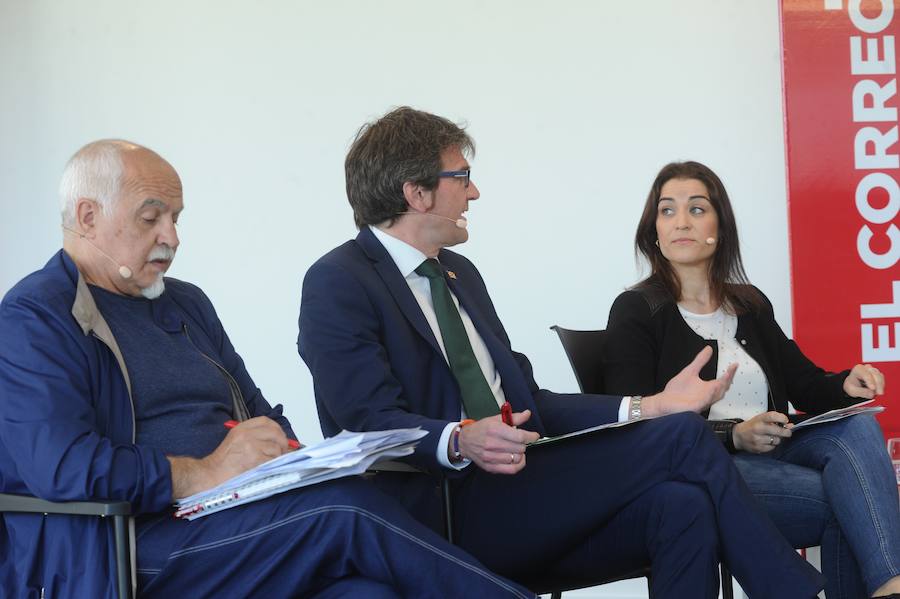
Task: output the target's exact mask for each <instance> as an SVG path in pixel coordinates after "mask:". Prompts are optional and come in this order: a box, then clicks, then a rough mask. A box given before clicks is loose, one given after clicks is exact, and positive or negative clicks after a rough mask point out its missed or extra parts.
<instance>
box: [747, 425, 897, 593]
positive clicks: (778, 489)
mask: <svg viewBox="0 0 900 599" xmlns="http://www.w3.org/2000/svg"><path fill="white" fill-rule="evenodd" d="M734 461H735V465H736V466H737V468H738V470H739V471H740V472H741V475H742V476H743V477H744V480H745V481H746V482H747V485H748V486H749V487H750V490H751V491H752V492H753V494H754V495H755V496H756V498H757V499H758V500H759V502H760V503H761V504H762V505H763V506H764V507H765V509H766V511H767V512H768V513H769V516H770V517H771V518H772V520H773V521H774V522H775V524H776V526H778V528H779V530H781V532H782V534H784V536H785V537H786V538H787V540H788V542H790V543H791V544H792V545H793V546H794V547H810V546H815V545H821V547H822V572H823V573H824V574H825V575H826V577H827V578H828V582H827V583H826V585H825V594H826V595H827V596H828V599H837V598H842V599H856V598H858V597H869V596H871V594H872V593H873V592H874V591H875V589H877V588H878V587H880V586H881V585H882V584H884V583H885V582H886V581H887V580H889V579H890V578H892V577H894V576H897V575H900V507H898V505H900V500H898V497H897V486H896V482H895V479H894V471H893V467H892V465H891V462H890V458H889V457H888V455H887V451H885V446H884V439H883V436H882V434H881V428H880V427H879V426H878V422H877V421H876V420H875V418H873V417H872V416H869V415H858V416H853V417H850V418H845V419H844V420H838V421H835V422H830V423H827V424H822V425H817V426H813V427H810V428H808V429H805V430H800V431H797V433H796V434H795V435H794V436H793V437H791V438H790V439H788V440H786V441H785V442H784V443H782V444H781V445H779V446H778V447H776V448H775V449H774V450H773V451H771V452H769V453H765V454H761V455H755V454H746V453H740V454H738V455H736V456H735V458H734Z"/></svg>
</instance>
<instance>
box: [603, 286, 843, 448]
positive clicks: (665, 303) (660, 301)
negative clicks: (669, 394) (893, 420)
mask: <svg viewBox="0 0 900 599" xmlns="http://www.w3.org/2000/svg"><path fill="white" fill-rule="evenodd" d="M757 291H759V290H757ZM760 296H761V297H762V298H763V300H764V304H763V306H762V308H761V309H759V310H757V311H750V312H747V313H745V314H741V315H739V316H738V326H737V333H736V335H735V338H736V339H737V340H738V342H739V343H740V344H741V345H742V346H743V347H744V349H745V350H746V351H747V353H748V354H749V355H750V356H751V357H752V358H753V359H754V360H756V361H757V362H758V363H759V365H760V367H761V368H762V371H763V373H764V374H765V376H766V379H767V382H768V384H769V408H768V409H769V410H775V411H778V412H781V413H784V414H786V413H787V410H788V401H790V402H791V403H792V404H793V405H794V407H795V408H797V409H798V410H800V411H802V412H806V413H809V414H820V413H822V412H827V411H828V410H833V409H835V408H841V407H844V406H848V405H851V404H853V403H854V402H855V401H858V400H855V399H853V398H851V397H849V396H848V395H846V394H845V393H844V390H843V384H844V379H845V378H847V375H848V374H849V372H850V371H849V370H845V371H843V372H838V373H832V372H827V371H825V370H823V369H821V368H819V367H818V366H816V365H815V364H813V363H812V362H811V361H810V360H809V358H807V357H806V356H805V355H803V352H801V351H800V348H799V347H797V344H796V343H794V342H793V341H792V340H790V339H788V338H787V336H786V335H785V334H784V332H783V331H782V330H781V327H780V326H778V323H777V322H776V321H775V314H774V312H773V310H772V304H771V303H770V302H769V299H768V298H767V297H766V296H765V295H763V294H762V292H760ZM606 333H607V337H606V345H605V347H604V356H603V368H604V372H603V381H604V385H605V391H606V392H607V393H622V394H626V393H636V394H641V395H651V394H653V393H658V392H659V391H662V389H663V388H664V387H665V386H666V383H667V382H668V381H669V379H671V378H672V377H673V376H675V375H676V374H678V373H679V372H680V371H681V370H682V369H683V368H684V367H685V366H687V365H688V364H689V363H690V362H691V360H692V359H693V358H694V356H696V355H697V352H699V351H700V350H701V349H703V347H704V346H705V345H709V346H711V347H712V349H713V357H712V358H711V359H710V361H709V362H708V363H707V364H706V365H705V366H704V367H703V369H702V370H701V372H700V378H702V379H704V380H712V379H714V378H716V373H717V371H718V343H717V342H716V341H707V340H705V339H703V338H702V337H700V336H699V335H697V334H696V333H695V332H694V330H693V329H691V327H690V326H689V325H688V324H687V323H686V322H685V321H684V319H683V318H682V317H681V314H680V313H679V311H678V305H677V304H676V302H675V300H674V298H673V297H672V296H671V295H670V294H669V293H668V291H666V290H665V289H664V288H663V287H662V286H661V285H659V284H658V283H655V282H654V280H653V279H652V278H651V279H650V280H648V281H645V282H643V283H641V284H639V285H637V286H635V287H634V288H632V289H630V290H628V291H625V292H624V293H622V294H620V295H619V297H618V298H616V301H615V302H614V303H613V306H612V308H611V309H610V312H609V323H608V324H607V329H606ZM706 415H708V412H707V414H706ZM731 426H733V424H731V425H730V426H728V425H724V426H722V425H717V424H716V423H713V428H714V429H721V430H725V429H727V435H724V434H723V435H720V436H721V437H722V440H723V442H725V443H726V445H727V446H728V447H729V448H730V449H733V446H732V445H731V434H730V432H731V431H730V428H731ZM717 432H718V430H717ZM726 437H727V438H726Z"/></svg>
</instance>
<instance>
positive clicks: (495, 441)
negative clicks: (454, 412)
mask: <svg viewBox="0 0 900 599" xmlns="http://www.w3.org/2000/svg"><path fill="white" fill-rule="evenodd" d="M508 414H509V415H508V422H509V424H507V423H505V422H504V421H503V420H504V419H503V416H506V414H503V415H497V416H491V417H489V418H482V419H481V420H479V421H477V422H474V423H472V424H470V425H468V426H466V427H463V428H462V430H460V433H459V451H460V453H461V454H462V456H463V457H464V458H467V459H470V460H472V461H473V462H475V464H476V465H477V466H478V467H479V468H481V469H482V470H484V471H485V472H491V473H493V474H515V473H516V472H518V471H519V470H521V469H522V468H524V467H525V446H526V444H528V443H532V442H534V441H537V439H538V437H539V435H538V434H537V433H535V432H532V431H526V430H522V429H519V428H517V427H518V426H521V425H522V424H524V423H526V422H528V419H529V418H531V411H530V410H525V411H523V412H512V411H511V410H510V411H509V412H508Z"/></svg>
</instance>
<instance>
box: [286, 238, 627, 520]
mask: <svg viewBox="0 0 900 599" xmlns="http://www.w3.org/2000/svg"><path fill="white" fill-rule="evenodd" d="M438 259H439V261H440V263H441V265H442V267H443V268H444V269H445V270H450V271H453V277H445V278H447V283H448V284H449V285H450V288H451V290H452V291H453V293H454V294H455V295H456V297H457V298H458V299H459V301H460V303H461V304H462V305H463V306H464V307H465V309H466V312H467V313H468V314H469V316H470V317H471V319H472V322H473V324H474V325H475V328H476V329H477V330H478V333H479V335H480V336H481V337H482V339H484V342H485V345H486V346H487V348H488V351H489V352H490V354H491V358H492V359H493V361H494V365H495V367H496V368H497V372H498V373H499V374H500V378H501V380H502V382H503V391H504V394H505V395H506V398H507V400H508V401H509V402H510V404H511V405H512V407H513V410H515V411H516V412H519V411H522V410H525V409H530V410H531V411H532V414H533V416H532V418H531V420H530V421H529V422H527V423H526V424H525V425H524V427H523V428H526V429H530V430H534V431H537V432H538V433H540V434H542V435H544V434H547V435H555V434H561V433H565V432H570V431H573V430H578V429H581V428H584V427H587V426H591V425H593V424H601V423H603V422H612V421H615V420H616V418H617V417H618V408H619V403H620V401H621V397H615V398H613V397H609V396H602V395H561V394H556V393H552V392H550V391H547V390H544V389H540V388H538V386H537V384H536V383H535V381H534V377H533V376H532V371H531V364H530V363H529V361H528V358H526V357H525V356H524V355H522V354H520V353H517V352H514V351H513V350H512V348H511V347H510V342H509V338H508V337H507V335H506V331H505V330H504V328H503V324H502V323H501V322H500V319H499V318H498V316H497V313H496V312H495V311H494V305H493V303H492V302H491V298H490V296H489V295H488V292H487V288H486V287H485V284H484V281H483V280H482V278H481V275H480V273H479V272H478V270H477V269H476V268H475V266H474V265H473V264H472V263H471V262H469V261H468V260H467V259H466V258H464V257H463V256H461V255H459V254H457V253H454V252H451V251H449V250H442V251H441V252H440V254H439V255H438ZM298 346H299V351H300V355H301V356H302V357H303V359H304V360H305V361H306V364H307V366H309V369H310V372H311V373H312V376H313V383H314V386H315V394H316V405H317V407H318V410H319V422H320V423H321V426H322V431H323V433H324V434H325V435H326V436H329V435H333V434H335V433H336V432H338V431H339V430H340V429H342V428H344V429H347V430H353V431H370V430H383V429H391V428H406V427H415V426H421V427H422V428H423V429H425V430H427V431H429V433H430V434H429V435H428V436H427V437H425V438H423V439H422V440H421V441H420V443H419V444H418V446H417V447H416V450H415V453H414V454H413V456H411V458H410V461H411V462H413V463H414V464H415V465H417V466H418V467H420V468H423V469H426V470H429V471H431V472H434V473H438V472H440V471H441V466H440V464H439V463H438V461H437V457H436V452H437V443H438V440H439V437H440V435H441V431H442V430H443V429H444V427H445V426H446V425H447V424H448V423H449V422H451V421H458V420H459V417H460V409H461V405H462V403H461V399H460V393H459V386H458V385H457V383H456V379H455V378H454V377H453V373H452V372H451V370H450V367H449V366H448V364H447V361H446V359H445V358H444V355H443V353H441V350H440V347H439V345H438V343H437V340H436V339H435V337H434V334H433V333H432V331H431V328H430V327H429V325H428V322H427V321H426V320H425V315H424V314H423V313H422V310H421V308H419V304H418V303H417V302H416V299H415V297H414V296H413V294H412V291H410V289H409V286H408V285H407V283H406V280H405V279H404V278H403V276H402V275H401V274H400V271H399V270H398V269H397V265H396V264H395V263H394V261H393V259H392V258H391V256H390V254H388V252H387V250H385V248H384V246H382V245H381V243H380V242H379V241H378V239H377V238H376V237H375V235H374V234H373V233H372V231H371V230H369V229H368V228H363V229H362V230H361V231H360V233H359V235H358V236H357V237H356V239H355V240H354V241H348V242H347V243H345V244H343V245H341V246H340V247H338V248H335V249H334V250H332V251H331V252H329V253H328V254H326V255H325V256H323V257H322V258H321V259H319V260H318V261H317V262H316V263H315V264H313V266H312V267H310V269H309V271H308V272H307V274H306V277H305V279H304V281H303V297H302V301H301V306H300V334H299V338H298ZM466 470H468V469H466ZM465 474H466V471H463V473H461V474H460V475H459V476H465ZM378 478H382V477H380V476H379V477H377V478H376V483H379V481H378ZM415 478H417V479H419V481H420V482H418V483H417V482H412V483H411V486H408V483H410V481H408V480H407V481H402V484H403V485H404V488H402V489H401V488H399V484H398V487H397V488H387V487H385V486H384V485H383V484H381V483H379V484H381V486H382V488H385V490H387V491H388V492H390V493H392V494H394V495H396V496H397V497H398V499H400V501H401V502H402V503H403V504H404V505H406V507H407V508H408V509H410V510H411V511H412V512H413V513H414V514H415V515H416V516H417V517H418V518H419V519H421V520H423V521H425V522H427V523H429V524H432V525H436V523H437V521H438V517H439V514H440V512H439V504H438V497H437V496H436V495H434V494H432V493H429V492H428V489H427V488H425V487H426V486H427V485H428V484H429V483H428V481H427V480H425V479H426V477H421V476H420V477H415Z"/></svg>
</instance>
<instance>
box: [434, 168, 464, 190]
mask: <svg viewBox="0 0 900 599" xmlns="http://www.w3.org/2000/svg"><path fill="white" fill-rule="evenodd" d="M438 177H439V178H441V179H447V178H451V179H462V180H463V186H464V187H468V186H469V180H470V179H471V178H472V169H470V168H467V169H466V170H464V171H442V172H440V173H438Z"/></svg>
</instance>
